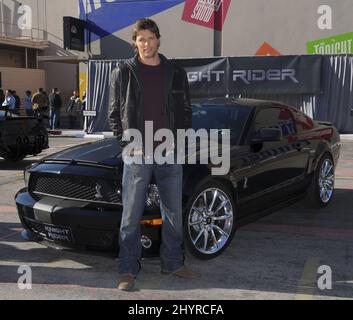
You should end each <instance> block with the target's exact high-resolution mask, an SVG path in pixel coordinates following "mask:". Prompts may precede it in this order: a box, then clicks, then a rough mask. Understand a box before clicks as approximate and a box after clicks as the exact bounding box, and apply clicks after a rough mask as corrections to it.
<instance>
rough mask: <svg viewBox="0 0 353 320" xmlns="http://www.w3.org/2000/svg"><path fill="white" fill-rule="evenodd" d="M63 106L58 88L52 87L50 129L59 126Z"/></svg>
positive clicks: (50, 95)
mask: <svg viewBox="0 0 353 320" xmlns="http://www.w3.org/2000/svg"><path fill="white" fill-rule="evenodd" d="M61 106H62V101H61V97H60V95H59V93H58V89H57V88H54V89H52V92H51V93H50V94H49V109H50V120H49V125H50V129H52V130H55V129H57V128H58V120H59V116H60V109H61Z"/></svg>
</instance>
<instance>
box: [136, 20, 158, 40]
mask: <svg viewBox="0 0 353 320" xmlns="http://www.w3.org/2000/svg"><path fill="white" fill-rule="evenodd" d="M143 30H149V31H151V32H152V33H154V34H155V35H156V37H157V39H160V37H161V34H160V32H159V28H158V25H157V23H155V22H154V21H153V20H152V19H148V18H141V19H139V20H137V21H136V24H135V26H134V29H133V32H132V40H133V41H134V42H136V39H137V34H138V33H139V32H140V31H143Z"/></svg>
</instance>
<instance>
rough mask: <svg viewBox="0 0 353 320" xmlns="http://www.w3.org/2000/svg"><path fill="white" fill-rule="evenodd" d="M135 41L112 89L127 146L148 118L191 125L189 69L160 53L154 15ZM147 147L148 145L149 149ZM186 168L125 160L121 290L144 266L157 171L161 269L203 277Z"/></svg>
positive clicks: (162, 124) (114, 123)
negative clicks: (187, 239) (190, 260)
mask: <svg viewBox="0 0 353 320" xmlns="http://www.w3.org/2000/svg"><path fill="white" fill-rule="evenodd" d="M133 44H134V47H135V51H136V53H137V54H136V56H135V57H134V58H132V59H130V60H127V61H126V62H125V63H121V64H120V65H119V67H118V68H116V69H115V70H114V71H113V73H112V80H111V88H110V110H109V122H110V126H111V128H112V130H113V132H114V134H115V135H116V136H117V138H118V140H119V142H120V145H121V147H122V148H123V147H125V146H126V144H127V143H126V142H125V141H122V137H123V134H124V131H126V130H128V129H138V130H139V131H140V132H141V133H142V135H144V134H145V132H144V130H145V121H153V127H154V132H156V131H157V130H158V129H162V128H166V129H170V130H171V131H173V133H174V134H175V133H176V130H177V129H178V128H180V129H185V128H190V127H191V106H190V98H189V86H188V81H187V76H186V73H185V71H184V70H183V69H181V68H180V67H178V66H176V65H175V64H173V63H172V62H171V61H169V60H167V58H165V57H164V56H163V55H161V54H159V53H158V50H159V47H160V33H159V29H158V26H157V25H156V23H155V22H154V21H152V20H150V19H140V20H138V21H137V23H136V25H135V28H134V31H133ZM173 91H174V92H178V93H177V95H178V97H175V96H174V95H173V94H172V92H173ZM180 95H181V96H180ZM143 141H144V139H143ZM155 147H156V145H155ZM144 150H145V149H144V147H143V150H142V153H143V154H144ZM182 172H183V171H182V166H181V165H178V164H165V165H157V164H155V163H153V164H145V163H144V164H134V163H133V164H127V163H124V173H123V182H122V187H123V195H122V196H123V214H122V220H121V227H120V237H119V248H120V250H119V273H120V279H119V282H118V288H119V289H120V290H125V291H130V290H132V288H133V287H134V284H135V278H136V276H137V274H138V272H139V270H140V264H139V260H140V257H141V242H140V240H141V233H140V219H141V217H142V215H143V211H144V208H145V200H146V193H147V189H148V186H149V183H150V180H151V177H152V175H154V176H155V178H156V183H157V187H158V190H159V193H160V198H161V213H162V219H163V225H162V244H161V248H160V259H161V271H162V273H163V274H175V275H176V276H179V277H182V278H189V279H192V278H197V277H199V275H198V274H197V273H195V272H194V271H192V270H190V269H189V268H187V267H186V266H184V255H183V250H182V242H183V231H182Z"/></svg>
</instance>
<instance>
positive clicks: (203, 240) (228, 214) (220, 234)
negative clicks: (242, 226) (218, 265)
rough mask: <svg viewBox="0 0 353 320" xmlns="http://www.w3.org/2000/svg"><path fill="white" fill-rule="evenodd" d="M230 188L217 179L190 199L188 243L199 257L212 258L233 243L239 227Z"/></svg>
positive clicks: (187, 221)
mask: <svg viewBox="0 0 353 320" xmlns="http://www.w3.org/2000/svg"><path fill="white" fill-rule="evenodd" d="M235 210H236V209H235V204H234V200H233V196H232V194H231V192H230V190H229V189H228V188H227V187H226V186H225V185H224V184H222V183H220V182H218V181H212V182H208V183H206V184H204V185H203V186H201V187H200V188H198V190H197V191H196V192H195V194H194V195H193V196H192V197H191V198H190V199H189V201H188V204H187V206H186V210H185V213H184V214H185V216H184V232H185V235H186V239H185V244H186V248H187V249H188V251H189V252H190V253H191V254H192V255H194V256H195V257H197V258H199V259H205V260H206V259H212V258H215V257H216V256H218V255H219V254H221V253H222V252H223V251H224V250H225V249H226V248H227V246H228V245H229V244H230V242H231V240H232V238H233V236H234V232H235V229H236V219H235V218H236V216H235Z"/></svg>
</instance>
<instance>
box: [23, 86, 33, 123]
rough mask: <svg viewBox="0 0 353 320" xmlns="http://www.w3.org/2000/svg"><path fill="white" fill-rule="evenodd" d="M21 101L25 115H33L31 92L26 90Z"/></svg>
mask: <svg viewBox="0 0 353 320" xmlns="http://www.w3.org/2000/svg"><path fill="white" fill-rule="evenodd" d="M23 103H24V106H25V110H26V115H27V117H33V116H34V112H33V109H32V92H31V91H29V90H27V91H26V92H25V96H24V98H23Z"/></svg>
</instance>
